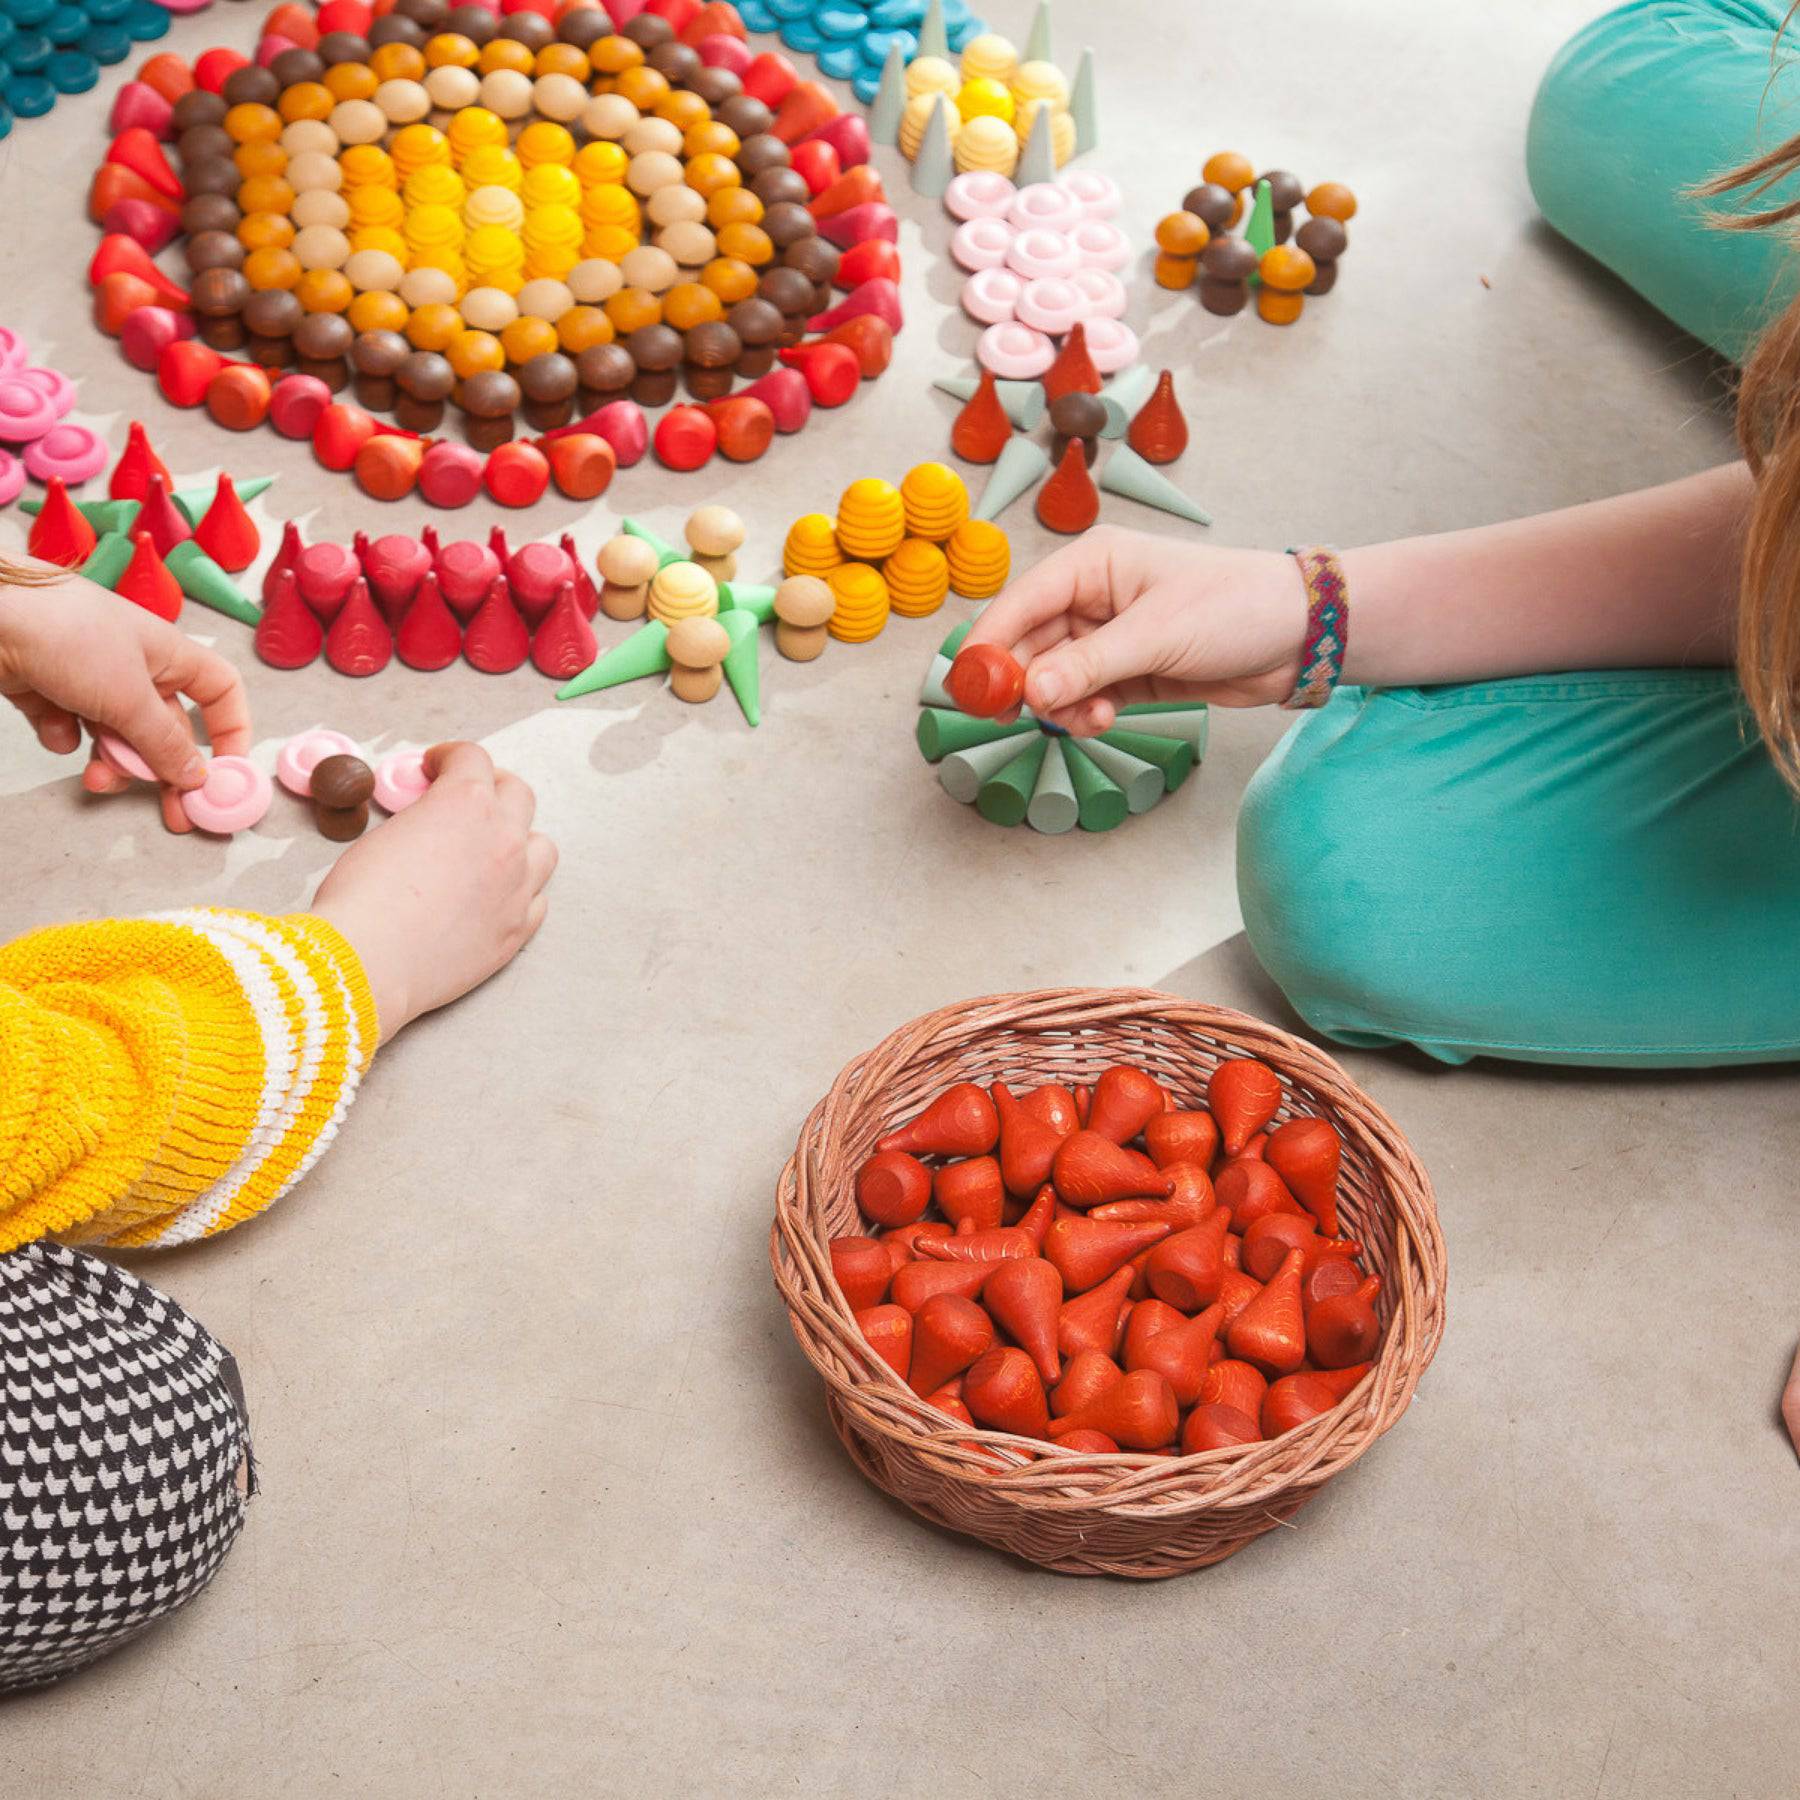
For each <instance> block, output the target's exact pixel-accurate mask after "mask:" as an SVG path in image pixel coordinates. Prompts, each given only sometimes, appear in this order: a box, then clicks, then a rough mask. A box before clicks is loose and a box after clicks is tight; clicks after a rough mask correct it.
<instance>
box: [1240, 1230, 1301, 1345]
mask: <svg viewBox="0 0 1800 1800" xmlns="http://www.w3.org/2000/svg"><path fill="white" fill-rule="evenodd" d="M1304 1260H1305V1259H1304V1258H1303V1257H1302V1256H1301V1254H1300V1252H1299V1251H1298V1250H1290V1251H1289V1252H1288V1254H1287V1257H1286V1260H1285V1261H1283V1263H1282V1265H1281V1267H1280V1269H1279V1270H1277V1271H1276V1273H1275V1276H1274V1278H1273V1279H1272V1280H1271V1281H1270V1282H1269V1284H1268V1285H1267V1286H1266V1287H1265V1288H1264V1289H1263V1290H1262V1292H1261V1293H1260V1294H1258V1295H1257V1296H1256V1298H1255V1299H1254V1300H1252V1301H1251V1302H1250V1304H1249V1305H1248V1306H1246V1307H1245V1308H1244V1310H1243V1311H1242V1312H1240V1313H1239V1314H1238V1316H1237V1317H1236V1318H1235V1319H1233V1320H1232V1321H1231V1326H1230V1329H1229V1330H1228V1332H1227V1333H1226V1338H1225V1342H1226V1345H1227V1347H1228V1348H1229V1349H1230V1351H1231V1354H1232V1355H1233V1356H1237V1357H1242V1358H1243V1360H1244V1361H1245V1362H1250V1363H1255V1365H1256V1366H1257V1367H1258V1368H1259V1369H1261V1370H1262V1371H1263V1372H1264V1373H1265V1374H1268V1375H1291V1374H1292V1373H1293V1371H1294V1370H1296V1369H1297V1368H1299V1366H1300V1365H1301V1363H1303V1362H1304V1361H1305V1360H1306V1321H1305V1318H1304V1316H1303V1314H1302V1310H1301V1305H1300V1273H1301V1269H1302V1267H1303V1265H1304Z"/></svg>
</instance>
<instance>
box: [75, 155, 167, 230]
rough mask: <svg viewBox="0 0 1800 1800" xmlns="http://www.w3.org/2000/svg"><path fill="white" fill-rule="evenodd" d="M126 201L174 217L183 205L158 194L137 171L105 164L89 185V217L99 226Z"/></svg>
mask: <svg viewBox="0 0 1800 1800" xmlns="http://www.w3.org/2000/svg"><path fill="white" fill-rule="evenodd" d="M124 200H138V201H142V202H143V204H144V205H146V206H153V207H155V208H156V209H157V211H159V212H166V213H168V214H169V215H170V217H171V218H173V217H174V216H175V215H176V214H178V213H179V212H180V211H181V208H180V206H179V205H178V204H177V203H176V202H175V201H173V200H171V199H170V198H169V196H168V195H167V194H162V193H158V192H157V190H156V189H155V188H153V187H152V186H151V185H150V184H149V182H147V181H146V180H145V179H144V178H143V176H141V175H140V174H138V173H137V171H136V170H135V169H127V168H126V167H125V166H124V165H123V164H121V163H102V164H101V165H100V167H99V168H97V169H96V170H95V171H94V179H93V180H92V181H90V182H89V183H88V217H89V218H90V219H92V220H93V221H94V222H95V223H96V224H98V223H99V222H100V221H101V220H102V219H104V218H105V217H106V216H107V214H108V213H110V212H111V211H112V210H113V208H114V207H116V206H117V205H119V203H120V202H121V201H124Z"/></svg>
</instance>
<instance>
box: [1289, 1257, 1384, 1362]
mask: <svg viewBox="0 0 1800 1800" xmlns="http://www.w3.org/2000/svg"><path fill="white" fill-rule="evenodd" d="M1380 1293H1381V1280H1380V1277H1379V1276H1375V1275H1371V1276H1369V1277H1368V1279H1367V1280H1365V1281H1364V1282H1363V1284H1362V1285H1361V1286H1360V1287H1358V1288H1357V1289H1356V1290H1355V1291H1354V1292H1353V1293H1348V1294H1333V1295H1331V1296H1330V1297H1328V1298H1327V1299H1324V1300H1320V1301H1318V1302H1317V1303H1316V1304H1315V1305H1314V1306H1313V1308H1312V1310H1311V1311H1310V1312H1309V1313H1308V1314H1307V1316H1306V1349H1307V1353H1308V1355H1310V1356H1311V1357H1312V1359H1313V1361H1314V1362H1316V1363H1317V1364H1318V1365H1319V1367H1320V1368H1321V1369H1344V1368H1348V1367H1349V1366H1350V1364H1352V1363H1359V1362H1367V1361H1368V1360H1369V1358H1370V1357H1371V1356H1373V1355H1374V1354H1375V1346H1376V1345H1377V1344H1379V1343H1380V1342H1381V1320H1380V1319H1379V1318H1378V1317H1377V1316H1376V1313H1375V1301H1376V1298H1377V1297H1378V1296H1379V1294H1380Z"/></svg>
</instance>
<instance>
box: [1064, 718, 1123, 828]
mask: <svg viewBox="0 0 1800 1800" xmlns="http://www.w3.org/2000/svg"><path fill="white" fill-rule="evenodd" d="M1063 759H1064V761H1065V762H1066V763H1067V764H1068V769H1069V781H1070V783H1071V785H1072V786H1073V787H1074V789H1075V800H1076V804H1077V805H1078V806H1079V807H1080V809H1081V812H1080V818H1079V820H1078V823H1079V824H1080V826H1081V829H1082V830H1083V831H1111V830H1112V829H1113V827H1114V826H1116V825H1123V824H1124V823H1125V816H1126V814H1127V813H1128V812H1129V811H1130V808H1129V807H1127V806H1126V804H1125V790H1124V789H1123V788H1122V787H1120V786H1119V784H1118V783H1117V782H1116V781H1113V780H1110V779H1109V778H1108V777H1107V776H1105V775H1103V774H1101V772H1100V770H1099V769H1098V767H1096V766H1095V763H1094V759H1093V758H1092V757H1091V756H1089V755H1088V753H1087V749H1086V746H1085V745H1082V744H1078V743H1077V742H1076V741H1075V739H1073V738H1064V739H1063Z"/></svg>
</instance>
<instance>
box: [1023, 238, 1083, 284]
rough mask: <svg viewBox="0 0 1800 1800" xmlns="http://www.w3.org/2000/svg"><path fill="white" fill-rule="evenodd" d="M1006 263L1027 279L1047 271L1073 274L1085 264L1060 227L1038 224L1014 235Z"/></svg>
mask: <svg viewBox="0 0 1800 1800" xmlns="http://www.w3.org/2000/svg"><path fill="white" fill-rule="evenodd" d="M1006 266H1007V267H1008V268H1009V269H1011V270H1012V271H1013V273H1014V274H1015V275H1023V276H1024V277H1025V279H1026V280H1027V281H1036V280H1037V279H1038V278H1039V277H1040V276H1043V275H1073V274H1074V273H1075V271H1076V270H1077V269H1079V268H1080V267H1081V253H1080V252H1079V251H1078V250H1077V249H1076V248H1075V245H1074V242H1073V240H1071V239H1070V238H1067V237H1065V236H1064V235H1063V234H1062V233H1061V232H1060V231H1051V230H1049V229H1047V228H1046V227H1044V226H1034V227H1033V228H1032V229H1031V230H1030V231H1021V232H1020V233H1019V235H1018V236H1017V237H1016V238H1014V239H1013V241H1012V246H1011V248H1010V249H1008V251H1007V252H1006Z"/></svg>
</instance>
